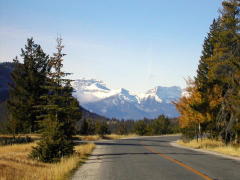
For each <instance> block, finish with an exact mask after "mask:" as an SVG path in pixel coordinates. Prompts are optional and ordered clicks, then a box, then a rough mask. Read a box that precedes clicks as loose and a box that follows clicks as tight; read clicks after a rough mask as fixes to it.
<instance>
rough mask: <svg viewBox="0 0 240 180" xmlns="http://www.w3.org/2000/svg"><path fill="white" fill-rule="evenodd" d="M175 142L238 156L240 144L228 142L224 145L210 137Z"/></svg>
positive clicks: (239, 155)
mask: <svg viewBox="0 0 240 180" xmlns="http://www.w3.org/2000/svg"><path fill="white" fill-rule="evenodd" d="M177 143H178V144H180V145H183V146H187V147H191V148H194V149H205V150H210V151H214V152H218V153H222V154H226V155H230V156H236V157H240V145H236V144H229V145H227V146H226V145H225V144H224V143H222V141H217V140H211V139H202V140H199V141H197V140H196V139H194V140H192V141H190V142H183V141H182V140H179V141H178V142H177Z"/></svg>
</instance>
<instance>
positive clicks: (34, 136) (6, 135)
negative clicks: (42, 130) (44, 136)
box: [0, 134, 41, 140]
mask: <svg viewBox="0 0 240 180" xmlns="http://www.w3.org/2000/svg"><path fill="white" fill-rule="evenodd" d="M40 136H41V135H40V134H16V135H15V137H19V138H23V137H30V138H32V139H33V140H38V139H39V138H40ZM12 137H13V135H11V134H0V138H12Z"/></svg>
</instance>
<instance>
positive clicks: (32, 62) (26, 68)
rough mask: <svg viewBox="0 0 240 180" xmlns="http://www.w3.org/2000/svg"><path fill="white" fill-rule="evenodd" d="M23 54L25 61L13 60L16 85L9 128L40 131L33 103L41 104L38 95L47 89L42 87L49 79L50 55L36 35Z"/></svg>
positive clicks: (9, 102) (13, 130)
mask: <svg viewBox="0 0 240 180" xmlns="http://www.w3.org/2000/svg"><path fill="white" fill-rule="evenodd" d="M21 57H22V59H23V64H21V63H20V62H19V61H18V59H17V58H16V59H14V63H15V69H14V71H13V72H12V79H13V84H11V88H10V98H9V101H8V112H9V128H10V129H11V131H12V132H13V133H20V132H21V133H32V132H36V131H37V130H38V126H37V118H36V116H37V115H38V114H39V112H38V111H36V109H35V108H34V106H35V105H36V104H41V99H40V98H39V97H40V96H42V95H43V94H44V93H45V92H46V91H45V90H44V88H42V87H43V86H44V84H45V82H46V74H47V72H48V61H49V57H48V56H47V55H46V54H45V53H44V52H43V50H42V48H41V46H40V45H38V44H35V43H34V41H33V38H31V39H28V40H27V45H26V46H25V49H22V53H21Z"/></svg>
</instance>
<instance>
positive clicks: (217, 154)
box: [170, 141, 240, 161]
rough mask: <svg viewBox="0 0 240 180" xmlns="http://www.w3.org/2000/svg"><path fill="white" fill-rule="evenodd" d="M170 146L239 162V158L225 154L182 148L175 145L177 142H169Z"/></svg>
mask: <svg viewBox="0 0 240 180" xmlns="http://www.w3.org/2000/svg"><path fill="white" fill-rule="evenodd" d="M170 145H172V146H174V147H178V148H182V149H189V150H193V151H197V152H202V153H205V154H212V155H215V156H220V157H223V158H227V159H232V160H235V161H240V157H234V156H229V155H225V154H222V153H218V152H214V151H209V150H205V149H194V148H190V147H186V146H182V145H180V144H177V141H172V142H170Z"/></svg>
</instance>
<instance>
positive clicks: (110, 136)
mask: <svg viewBox="0 0 240 180" xmlns="http://www.w3.org/2000/svg"><path fill="white" fill-rule="evenodd" d="M74 137H75V138H77V139H80V140H84V141H97V140H101V139H108V140H113V139H122V138H131V137H137V135H136V134H128V135H118V134H108V135H104V137H101V136H100V135H89V136H80V135H76V136H74Z"/></svg>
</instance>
